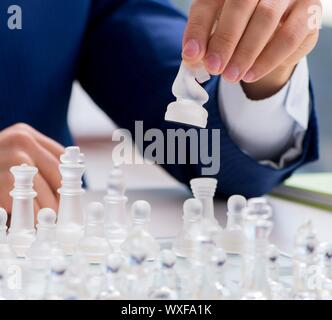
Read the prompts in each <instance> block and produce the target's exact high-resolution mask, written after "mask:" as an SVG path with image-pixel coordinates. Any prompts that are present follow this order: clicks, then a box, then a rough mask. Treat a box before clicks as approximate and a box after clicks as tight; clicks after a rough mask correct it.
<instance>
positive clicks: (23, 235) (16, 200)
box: [8, 164, 38, 257]
mask: <svg viewBox="0 0 332 320" xmlns="http://www.w3.org/2000/svg"><path fill="white" fill-rule="evenodd" d="M10 172H11V173H12V175H13V176H14V189H13V190H12V191H11V192H10V195H11V197H12V198H13V207H12V215H11V221H10V228H9V232H8V242H9V244H10V245H11V247H12V249H13V251H14V252H15V254H16V256H17V257H25V256H26V252H27V250H28V249H29V248H30V246H31V244H32V242H33V240H34V238H35V226H34V206H33V201H34V198H35V197H36V196H37V193H36V192H35V191H34V190H33V179H34V177H35V175H36V174H37V172H38V169H37V168H35V167H32V166H28V165H26V164H22V165H20V166H15V167H12V168H10Z"/></svg>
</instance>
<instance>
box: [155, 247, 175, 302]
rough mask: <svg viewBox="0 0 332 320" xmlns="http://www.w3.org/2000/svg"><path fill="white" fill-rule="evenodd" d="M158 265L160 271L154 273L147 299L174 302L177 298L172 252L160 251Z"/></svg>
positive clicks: (173, 255)
mask: <svg viewBox="0 0 332 320" xmlns="http://www.w3.org/2000/svg"><path fill="white" fill-rule="evenodd" d="M159 263H160V269H159V270H157V271H156V274H155V279H154V284H153V285H152V288H151V291H150V293H149V298H150V299H152V300H176V299H178V297H179V296H178V292H177V283H176V282H177V274H176V271H175V265H176V256H175V254H174V253H173V251H171V250H167V249H165V250H162V251H161V253H160V257H159Z"/></svg>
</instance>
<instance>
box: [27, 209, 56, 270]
mask: <svg viewBox="0 0 332 320" xmlns="http://www.w3.org/2000/svg"><path fill="white" fill-rule="evenodd" d="M37 222H38V223H37V226H36V228H37V232H36V239H35V241H34V242H33V243H32V244H31V247H30V248H29V250H28V252H27V257H28V258H29V261H30V262H31V264H32V266H33V267H34V268H37V269H45V268H47V267H48V265H49V262H50V260H51V258H52V255H53V250H55V249H56V246H57V242H56V231H55V230H56V213H55V211H54V210H53V209H50V208H44V209H41V210H39V212H38V215H37Z"/></svg>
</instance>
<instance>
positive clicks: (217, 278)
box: [205, 248, 231, 300]
mask: <svg viewBox="0 0 332 320" xmlns="http://www.w3.org/2000/svg"><path fill="white" fill-rule="evenodd" d="M226 262H227V256H226V253H225V251H224V250H223V249H221V248H215V249H214V250H213V252H212V255H211V257H210V261H209V263H210V265H209V269H208V270H209V273H208V283H207V284H206V286H205V290H206V293H205V298H206V299H211V300H228V299H230V298H231V291H230V289H229V288H228V287H227V286H226V281H225V264H226Z"/></svg>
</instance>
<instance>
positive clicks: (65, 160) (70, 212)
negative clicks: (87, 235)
mask: <svg viewBox="0 0 332 320" xmlns="http://www.w3.org/2000/svg"><path fill="white" fill-rule="evenodd" d="M60 161H61V163H60V165H59V170H60V174H61V178H62V179H61V188H60V189H59V190H58V193H59V194H60V202H59V212H58V221H57V227H56V236H57V241H58V243H59V245H60V246H61V247H62V249H63V251H64V252H65V254H66V255H72V254H73V253H74V252H75V250H76V249H77V246H78V244H79V241H80V240H81V238H82V237H83V234H84V212H83V208H82V195H83V193H84V192H85V191H84V189H83V188H82V184H83V179H82V177H83V174H84V171H85V164H84V154H82V153H81V151H80V148H79V147H75V146H71V147H68V148H66V149H65V152H64V154H63V155H61V157H60Z"/></svg>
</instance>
